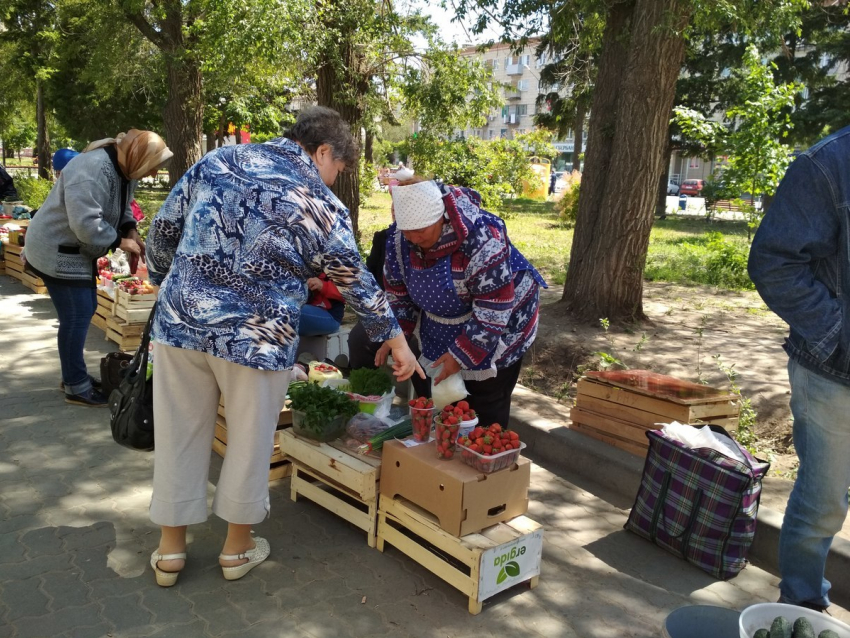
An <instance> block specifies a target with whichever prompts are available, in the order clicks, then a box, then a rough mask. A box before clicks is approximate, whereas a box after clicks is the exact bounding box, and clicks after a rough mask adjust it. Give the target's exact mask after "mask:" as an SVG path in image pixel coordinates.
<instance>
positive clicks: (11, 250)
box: [3, 243, 24, 259]
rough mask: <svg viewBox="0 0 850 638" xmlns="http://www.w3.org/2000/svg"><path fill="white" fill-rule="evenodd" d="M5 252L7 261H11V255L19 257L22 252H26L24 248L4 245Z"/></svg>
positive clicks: (15, 245)
mask: <svg viewBox="0 0 850 638" xmlns="http://www.w3.org/2000/svg"><path fill="white" fill-rule="evenodd" d="M3 251H4V252H5V253H6V259H9V255H15V256H19V255H20V254H21V253H22V252H24V247H23V246H18V245H17V244H11V243H9V244H3Z"/></svg>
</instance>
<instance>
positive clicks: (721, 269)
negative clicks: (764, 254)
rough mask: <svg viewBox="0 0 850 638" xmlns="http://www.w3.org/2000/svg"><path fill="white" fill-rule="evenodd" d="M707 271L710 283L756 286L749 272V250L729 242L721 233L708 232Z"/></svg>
mask: <svg viewBox="0 0 850 638" xmlns="http://www.w3.org/2000/svg"><path fill="white" fill-rule="evenodd" d="M708 237H709V241H708V244H706V248H707V249H708V259H707V260H706V264H705V266H706V271H707V272H708V279H709V283H711V284H714V285H715V286H728V287H732V288H750V289H752V288H754V287H755V286H753V282H752V281H751V280H750V276H749V274H748V273H747V258H748V256H749V255H748V251H747V250H746V249H745V248H743V247H741V246H737V245H735V244H733V243H731V242H727V241H726V240H725V239H724V238H723V235H721V234H720V233H708Z"/></svg>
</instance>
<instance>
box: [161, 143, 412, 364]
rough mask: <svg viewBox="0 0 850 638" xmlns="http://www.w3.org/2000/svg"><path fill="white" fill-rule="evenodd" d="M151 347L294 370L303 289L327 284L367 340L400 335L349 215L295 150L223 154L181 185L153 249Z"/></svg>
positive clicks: (280, 146)
mask: <svg viewBox="0 0 850 638" xmlns="http://www.w3.org/2000/svg"><path fill="white" fill-rule="evenodd" d="M147 260H148V269H149V271H150V278H151V281H152V282H153V283H155V284H159V285H161V286H162V287H161V289H160V294H159V304H158V306H157V312H156V317H155V320H154V325H153V332H152V336H153V339H154V340H155V341H157V342H159V343H164V344H167V345H170V346H174V347H177V348H185V349H189V350H198V351H201V352H206V353H208V354H211V355H213V356H216V357H220V358H222V359H226V360H227V361H231V362H233V363H237V364H240V365H244V366H248V367H251V368H257V369H260V370H284V369H287V368H291V367H292V365H293V364H294V363H295V351H296V349H297V346H298V324H299V321H300V317H301V306H302V305H303V304H304V303H305V302H306V300H307V287H306V280H307V279H308V278H310V277H316V276H318V275H319V273H322V272H323V273H325V274H326V275H327V276H328V279H330V280H331V281H332V282H333V283H334V284H336V286H337V288H339V291H340V293H341V294H342V296H343V298H344V299H345V301H346V303H347V304H348V305H349V306H350V307H351V308H352V309H353V310H354V311H355V312H356V313H357V314H358V315H359V316H360V318H361V320H362V322H363V325H364V327H365V328H366V331H367V334H368V335H369V338H370V339H371V340H372V341H385V340H386V339H390V338H392V337H395V336H396V335H398V334H400V332H401V330H400V328H399V325H398V322H397V321H396V319H395V317H394V316H393V313H392V311H391V310H390V307H389V304H388V303H387V300H386V298H385V297H384V293H383V292H382V291H381V289H380V288H379V287H378V285H377V284H376V283H375V279H374V277H373V276H372V275H371V274H370V273H369V271H368V270H367V269H366V268H365V267H364V266H363V264H362V262H361V260H360V254H359V252H358V250H357V245H356V243H355V241H354V235H353V233H352V229H351V221H350V219H349V217H348V210H347V209H346V208H345V206H344V205H343V204H342V202H340V201H339V199H337V197H336V196H335V195H334V194H333V193H332V192H331V191H330V189H329V188H328V187H327V186H325V184H324V183H323V182H322V181H321V179H320V177H319V173H318V171H317V169H316V167H315V165H314V164H313V162H312V160H311V159H310V157H309V156H308V155H307V154H306V153H305V152H304V151H303V149H302V148H301V147H300V146H298V145H297V144H296V143H294V142H292V141H290V140H287V139H283V138H280V139H276V140H272V141H270V142H267V143H265V144H240V145H236V146H226V147H223V148H220V149H218V150H216V151H213V152H211V153H208V154H207V155H206V156H204V157H203V158H202V159H201V160H200V161H199V162H198V163H197V164H195V165H194V166H193V167H192V168H190V169H189V171H188V172H187V173H186V175H184V176H183V178H182V179H181V180H180V181H179V182H178V183H177V185H176V186H175V187H174V189H173V190H172V191H171V194H170V195H169V196H168V199H166V201H165V203H164V204H163V206H162V208H161V209H160V211H159V213H157V215H156V217H155V218H154V220H153V222H152V224H151V228H150V231H149V234H148V239H147Z"/></svg>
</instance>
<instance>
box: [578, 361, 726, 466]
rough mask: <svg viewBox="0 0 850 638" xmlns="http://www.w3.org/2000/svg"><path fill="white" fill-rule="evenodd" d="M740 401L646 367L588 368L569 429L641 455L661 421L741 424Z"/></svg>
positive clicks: (717, 391) (721, 424)
mask: <svg viewBox="0 0 850 638" xmlns="http://www.w3.org/2000/svg"><path fill="white" fill-rule="evenodd" d="M739 411H740V403H739V401H738V396H737V395H735V394H733V393H732V392H729V391H728V390H720V389H717V388H711V387H708V386H705V385H699V384H696V383H690V382H688V381H682V380H680V379H676V378H674V377H669V376H665V375H661V374H657V373H654V372H649V371H646V370H616V371H607V372H589V373H588V374H587V377H585V378H583V379H581V380H579V382H578V394H577V396H576V404H575V407H574V408H573V409H572V410H571V411H570V418H571V419H572V424H571V425H570V429H572V430H576V431H577V432H581V433H582V434H584V435H586V436H589V437H591V438H594V439H597V440H599V441H603V442H604V443H608V444H609V445H613V446H614V447H618V448H620V449H622V450H625V451H627V452H631V453H632V454H636V455H638V456H646V451H647V450H648V449H649V439H647V438H646V431H647V430H655V429H658V428H659V427H661V426H660V425H658V424H659V423H670V422H671V421H678V422H679V423H689V424H693V425H703V424H706V423H711V424H714V425H720V426H722V427H724V428H726V429H729V430H735V429H737V427H738V414H739Z"/></svg>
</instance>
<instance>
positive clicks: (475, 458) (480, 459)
mask: <svg viewBox="0 0 850 638" xmlns="http://www.w3.org/2000/svg"><path fill="white" fill-rule="evenodd" d="M524 449H525V443H522V442H520V444H519V449H518V450H505V451H504V452H499V453H498V454H493V455H492V456H485V455H483V454H479V453H478V452H475V451H474V450H470V449H469V448H468V447H465V446H463V445H458V448H457V451H458V452H460V458H462V459H463V462H464V463H466V464H467V465H469V466H470V467H474V468H475V469H476V470H478V471H479V472H484V474H492V473H493V472H498V471H499V470H504V469H505V468H508V467H510V466H511V465H513V464H514V463H516V462H517V459H518V458H519V455H520V454H522V451H523V450H524Z"/></svg>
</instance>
